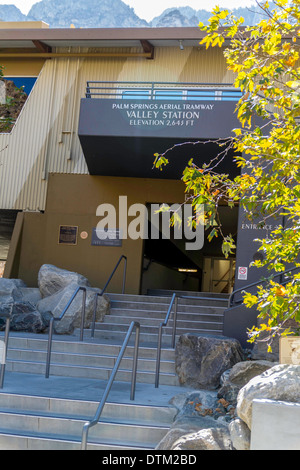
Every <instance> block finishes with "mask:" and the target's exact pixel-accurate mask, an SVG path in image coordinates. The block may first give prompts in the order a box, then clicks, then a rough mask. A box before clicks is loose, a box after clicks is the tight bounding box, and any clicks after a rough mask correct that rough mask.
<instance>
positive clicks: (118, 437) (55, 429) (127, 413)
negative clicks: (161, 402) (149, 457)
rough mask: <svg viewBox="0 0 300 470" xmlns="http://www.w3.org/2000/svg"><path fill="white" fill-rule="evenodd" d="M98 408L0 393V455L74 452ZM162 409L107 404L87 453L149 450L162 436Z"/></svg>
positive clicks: (166, 422)
mask: <svg viewBox="0 0 300 470" xmlns="http://www.w3.org/2000/svg"><path fill="white" fill-rule="evenodd" d="M97 407H98V403H96V402H90V401H84V402H82V401H79V400H67V399H56V398H46V397H40V396H29V395H14V394H7V393H0V423H1V424H0V449H3V450H4V449H6V450H12V449H15V450H16V449H17V450H24V449H32V450H37V449H41V450H42V449H44V450H46V449H49V450H50V449H51V450H79V449H80V443H81V435H82V428H83V425H84V424H85V423H86V422H87V421H89V420H90V419H92V418H93V416H94V414H95V411H96V409H97ZM174 416H175V410H174V409H173V408H171V407H167V406H164V407H163V406H143V405H135V404H130V405H129V404H123V403H122V404H118V403H107V404H106V405H105V407H104V410H103V413H102V416H101V422H100V423H98V424H97V425H96V426H95V427H93V428H91V430H90V432H89V439H88V442H89V445H88V449H91V450H93V449H94V450H104V449H105V450H112V449H115V450H120V449H121V450H125V449H142V450H145V449H153V448H155V446H156V445H157V443H158V442H159V441H160V439H162V438H163V437H164V435H165V434H166V432H168V430H169V428H170V425H171V423H172V421H173V419H174Z"/></svg>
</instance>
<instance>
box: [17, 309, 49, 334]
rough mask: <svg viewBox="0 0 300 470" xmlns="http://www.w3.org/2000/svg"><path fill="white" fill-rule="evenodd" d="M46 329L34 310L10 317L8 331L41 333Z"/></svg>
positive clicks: (40, 316)
mask: <svg viewBox="0 0 300 470" xmlns="http://www.w3.org/2000/svg"><path fill="white" fill-rule="evenodd" d="M45 328H46V324H45V323H44V321H43V317H42V315H41V314H40V312H37V311H36V310H34V311H32V312H28V313H21V314H15V315H12V318H11V323H10V329H11V330H12V331H27V332H29V333H41V332H42V331H44V330H45Z"/></svg>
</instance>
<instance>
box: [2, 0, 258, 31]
mask: <svg viewBox="0 0 300 470" xmlns="http://www.w3.org/2000/svg"><path fill="white" fill-rule="evenodd" d="M141 1H142V0H141ZM174 3H175V1H174ZM233 13H234V14H235V15H236V16H243V17H244V18H245V24H247V25H252V24H255V23H256V22H257V20H258V19H259V18H260V15H261V11H260V9H259V7H258V6H253V7H250V8H244V7H240V8H238V9H234V10H233ZM210 16H211V12H210V11H207V10H198V11H197V10H194V9H193V8H191V7H178V8H168V9H166V10H165V11H164V12H163V13H162V14H161V15H159V16H158V17H156V18H153V20H152V21H150V22H149V23H148V22H147V21H145V20H143V19H141V18H139V17H138V16H137V15H136V13H135V12H134V9H133V8H131V7H129V6H128V5H126V4H125V3H124V2H123V1H122V0H84V1H83V0H59V1H58V0H42V1H40V2H38V3H35V4H34V5H33V6H32V8H31V10H30V11H29V13H28V15H27V16H26V15H23V13H21V11H20V10H19V9H18V8H17V7H15V6H14V5H0V18H1V19H2V20H3V21H32V20H35V21H41V20H42V21H44V22H45V23H48V24H49V26H50V28H69V27H70V26H71V24H73V25H74V26H75V27H76V28H133V27H139V28H144V27H156V28H159V27H184V26H198V24H199V21H201V22H202V23H204V24H207V22H208V18H210ZM0 21H1V20H0Z"/></svg>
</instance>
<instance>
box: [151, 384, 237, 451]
mask: <svg viewBox="0 0 300 470" xmlns="http://www.w3.org/2000/svg"><path fill="white" fill-rule="evenodd" d="M170 404H171V405H172V406H174V407H175V408H176V409H177V414H176V417H175V419H174V422H173V424H172V426H171V427H170V429H169V431H168V432H167V434H166V435H165V436H164V437H163V439H162V440H161V441H160V442H159V444H158V445H157V447H156V449H159V450H171V449H173V448H174V445H175V443H178V442H177V441H178V440H180V439H183V440H184V441H185V436H187V435H190V434H195V433H198V432H199V431H200V430H201V429H207V428H210V429H213V428H217V429H226V428H227V426H228V424H227V423H226V422H225V421H224V420H220V407H222V405H221V404H220V402H219V400H218V398H217V392H216V391H215V390H213V391H208V390H198V391H195V392H188V393H183V394H180V395H176V396H175V397H173V398H172V399H171V400H170ZM224 413H225V410H224ZM180 442H181V441H180ZM176 445H177V444H176Z"/></svg>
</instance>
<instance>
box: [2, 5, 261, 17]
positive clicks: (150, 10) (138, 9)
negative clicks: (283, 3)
mask: <svg viewBox="0 0 300 470" xmlns="http://www.w3.org/2000/svg"><path fill="white" fill-rule="evenodd" d="M38 1H39V0H11V1H10V0H0V5H8V4H9V5H15V6H16V7H17V8H19V10H21V12H22V13H24V14H27V13H28V12H29V10H30V8H31V7H32V5H34V4H35V3H38ZM57 1H58V2H59V0H57ZM123 1H124V3H126V4H127V5H129V6H130V7H132V8H134V10H135V13H136V14H137V15H138V16H139V17H140V18H142V19H144V20H146V21H151V20H152V19H153V18H155V17H156V16H159V15H160V14H161V13H162V12H163V11H164V10H166V9H167V8H170V7H186V6H190V7H192V8H194V9H195V10H201V9H205V10H208V11H211V10H212V8H213V7H214V6H215V5H219V6H220V7H225V8H229V9H230V8H238V7H247V6H250V5H253V4H254V3H255V0H152V1H151V2H146V1H145V0H123Z"/></svg>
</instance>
